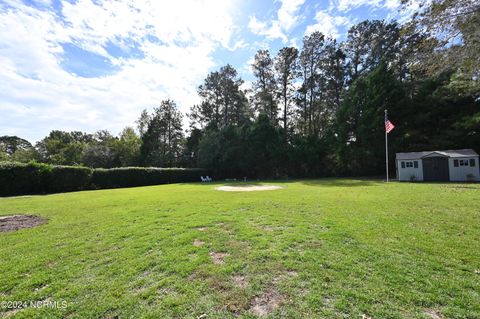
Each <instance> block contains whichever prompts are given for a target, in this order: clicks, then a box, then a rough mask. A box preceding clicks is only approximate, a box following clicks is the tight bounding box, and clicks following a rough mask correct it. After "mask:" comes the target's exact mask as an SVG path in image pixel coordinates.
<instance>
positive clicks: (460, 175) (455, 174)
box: [448, 156, 480, 182]
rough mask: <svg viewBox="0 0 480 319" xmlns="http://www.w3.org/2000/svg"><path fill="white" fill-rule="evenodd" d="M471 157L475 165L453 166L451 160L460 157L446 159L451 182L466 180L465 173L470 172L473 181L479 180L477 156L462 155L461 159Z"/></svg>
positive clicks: (479, 171)
mask: <svg viewBox="0 0 480 319" xmlns="http://www.w3.org/2000/svg"><path fill="white" fill-rule="evenodd" d="M471 158H474V159H475V166H458V167H455V166H453V161H454V160H455V159H460V158H449V159H448V168H449V170H450V181H452V182H466V181H468V179H467V175H468V174H472V175H473V176H474V178H475V181H477V182H478V181H480V170H479V162H478V156H477V157H462V158H461V159H466V160H470V159H471Z"/></svg>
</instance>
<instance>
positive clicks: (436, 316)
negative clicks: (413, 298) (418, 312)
mask: <svg viewBox="0 0 480 319" xmlns="http://www.w3.org/2000/svg"><path fill="white" fill-rule="evenodd" d="M425 314H426V315H427V316H428V317H429V318H432V319H443V316H442V315H441V314H440V313H439V312H438V311H436V310H434V309H427V310H425Z"/></svg>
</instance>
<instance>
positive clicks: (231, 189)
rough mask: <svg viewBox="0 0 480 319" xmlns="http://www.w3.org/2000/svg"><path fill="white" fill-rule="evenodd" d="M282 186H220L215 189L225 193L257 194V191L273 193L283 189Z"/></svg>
mask: <svg viewBox="0 0 480 319" xmlns="http://www.w3.org/2000/svg"><path fill="white" fill-rule="evenodd" d="M282 188H283V187H281V186H276V185H263V186H262V185H239V186H220V187H217V188H215V189H216V190H217V191H224V192H256V191H273V190H276V189H282Z"/></svg>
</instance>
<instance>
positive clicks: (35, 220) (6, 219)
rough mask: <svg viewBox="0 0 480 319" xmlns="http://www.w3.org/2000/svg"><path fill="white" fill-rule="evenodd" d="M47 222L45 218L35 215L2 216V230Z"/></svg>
mask: <svg viewBox="0 0 480 319" xmlns="http://www.w3.org/2000/svg"><path fill="white" fill-rule="evenodd" d="M45 222H46V220H45V219H43V218H42V217H40V216H35V215H10V216H0V232H8V231H15V230H19V229H22V228H32V227H36V226H39V225H41V224H43V223H45Z"/></svg>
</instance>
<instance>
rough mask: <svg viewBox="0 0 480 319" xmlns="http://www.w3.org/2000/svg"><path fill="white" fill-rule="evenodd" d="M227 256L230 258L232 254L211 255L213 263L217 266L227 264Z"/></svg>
mask: <svg viewBox="0 0 480 319" xmlns="http://www.w3.org/2000/svg"><path fill="white" fill-rule="evenodd" d="M227 256H230V254H229V253H215V252H212V253H210V257H211V258H212V261H213V263H214V264H215V265H223V263H224V262H225V261H224V259H225V257H227Z"/></svg>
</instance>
